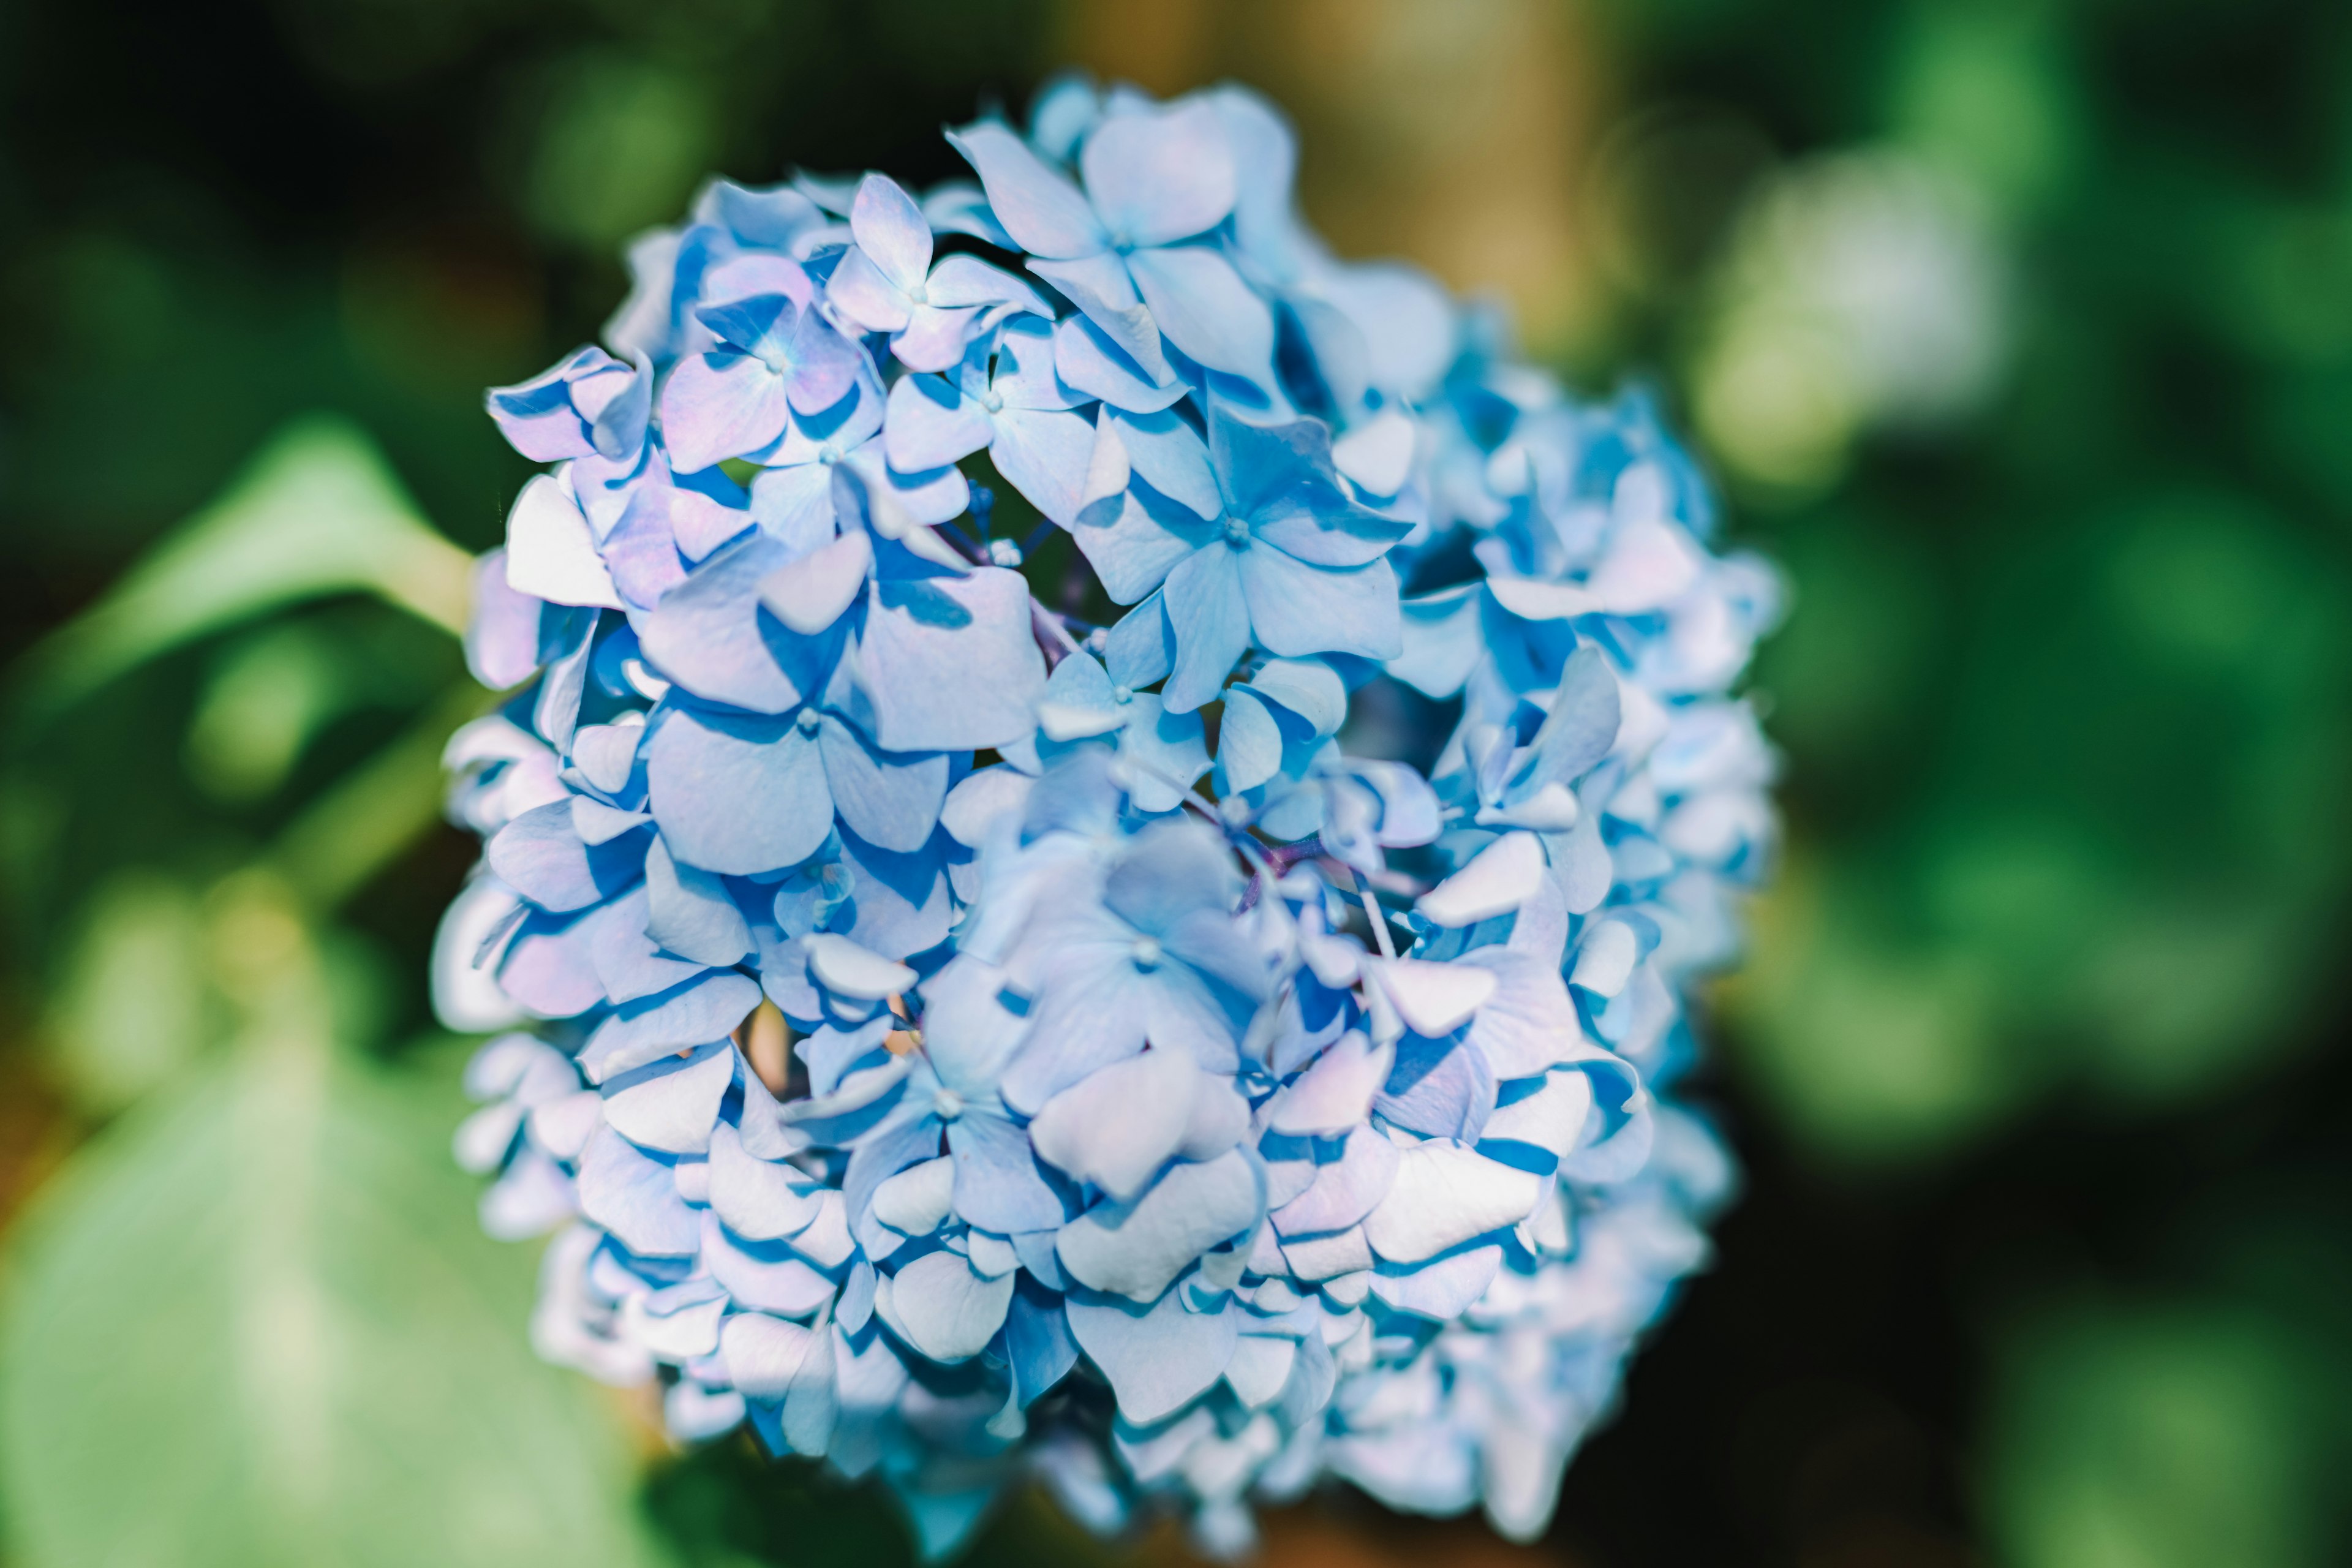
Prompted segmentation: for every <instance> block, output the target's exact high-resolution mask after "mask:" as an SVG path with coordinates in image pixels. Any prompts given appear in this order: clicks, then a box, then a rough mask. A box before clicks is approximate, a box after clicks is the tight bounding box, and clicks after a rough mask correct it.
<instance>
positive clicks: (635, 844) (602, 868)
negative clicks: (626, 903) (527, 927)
mask: <svg viewBox="0 0 2352 1568" xmlns="http://www.w3.org/2000/svg"><path fill="white" fill-rule="evenodd" d="M645 852H646V839H645V836H644V835H642V834H629V835H626V836H625V837H621V838H619V839H616V840H614V842H612V843H609V844H601V845H598V846H596V847H593V848H592V847H589V846H588V845H585V844H583V843H582V842H581V840H580V834H579V830H578V829H576V828H575V827H573V826H572V801H571V799H570V798H569V797H567V798H566V799H563V800H559V801H551V802H549V803H548V804H547V805H541V806H534V807H532V808H531V809H530V810H529V811H527V812H524V813H523V814H522V815H521V816H518V817H516V818H515V819H514V820H513V821H512V822H509V823H508V824H507V825H506V826H504V827H502V828H500V829H499V831H498V834H497V836H496V837H493V838H492V839H491V840H490V842H489V847H488V859H489V863H490V869H491V870H493V871H495V872H497V873H498V874H499V878H500V879H502V880H503V881H505V882H506V883H507V885H508V886H509V887H511V888H513V889H515V890H516V891H517V892H519V893H520V894H522V895H523V896H524V897H525V898H527V899H529V900H531V901H532V902H533V903H536V904H538V905H539V906H541V908H542V909H547V910H557V911H562V910H579V909H585V908H587V907H588V906H589V905H590V904H593V903H596V902H598V901H600V900H604V899H605V898H607V897H609V896H611V895H612V894H614V893H615V892H618V891H620V890H621V889H624V888H625V887H627V886H628V885H629V884H630V883H631V882H633V881H635V880H636V878H637V871H638V868H639V866H640V865H641V864H642V862H643V857H644V855H645Z"/></svg>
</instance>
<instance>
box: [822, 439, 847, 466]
mask: <svg viewBox="0 0 2352 1568" xmlns="http://www.w3.org/2000/svg"><path fill="white" fill-rule="evenodd" d="M816 460H817V461H818V462H820V463H823V464H824V465H825V466H826V467H827V468H831V467H832V466H833V465H834V464H835V463H838V462H839V461H841V448H840V447H838V446H836V445H835V444H834V443H833V442H831V441H827V442H826V443H825V444H824V446H822V447H818V448H817V449H816Z"/></svg>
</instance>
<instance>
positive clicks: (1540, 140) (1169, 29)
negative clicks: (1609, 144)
mask: <svg viewBox="0 0 2352 1568" xmlns="http://www.w3.org/2000/svg"><path fill="white" fill-rule="evenodd" d="M1063 17H1064V20H1063V28H1062V34H1063V47H1062V48H1061V49H1060V50H1059V51H1057V54H1058V57H1059V58H1068V59H1072V60H1076V61H1077V62H1078V63H1080V64H1082V65H1084V66H1086V67H1087V68H1089V69H1091V70H1093V71H1094V72H1095V73H1096V74H1097V75H1098V76H1100V77H1102V78H1103V79H1106V80H1126V81H1132V82H1135V83H1137V84H1138V85H1139V86H1141V87H1144V88H1146V89H1150V91H1152V92H1154V93H1157V94H1162V95H1165V94H1169V93H1174V92H1181V91H1183V90H1185V89H1190V88H1195V87H1200V86H1203V85H1205V84H1208V83H1211V82H1214V81H1218V80H1223V79H1234V80H1238V81H1242V82H1244V83H1246V84H1248V85H1249V86H1251V87H1255V88H1256V89H1259V90H1261V91H1263V92H1265V93H1268V94H1270V95H1271V96H1272V97H1273V98H1274V99H1275V100H1276V102H1278V103H1279V104H1280V105H1281V106H1282V107H1283V109H1284V110H1286V111H1287V112H1288V113H1289V114H1291V115H1292V116H1293V117H1294V119H1295V120H1296V121H1297V129H1298V133H1299V199H1300V205H1302V206H1303V207H1304V208H1305V210H1306V213H1307V217H1308V219H1309V220H1310V221H1311V222H1313V224H1314V225H1315V226H1316V227H1317V228H1318V230H1319V231H1321V233H1322V234H1323V236H1324V237H1326V238H1327V239H1328V241H1329V242H1330V243H1331V246H1332V247H1333V248H1334V249H1335V250H1336V251H1338V253H1339V255H1341V256H1342V257H1346V258H1351V259H1359V260H1368V259H1371V258H1379V257H1389V256H1395V257H1402V258H1405V259H1407V260H1410V261H1415V262H1418V263H1420V264H1421V265H1422V266H1423V267H1426V268H1429V269H1430V270H1431V271H1432V272H1433V273H1435V274H1436V275H1437V276H1438V277H1439V278H1440V279H1444V281H1445V282H1446V284H1448V285H1449V286H1450V287H1452V288H1454V289H1456V290H1459V291H1461V292H1464V293H1469V294H1477V293H1491V294H1494V295H1496V296H1499V297H1500V298H1501V299H1502V300H1506V301H1507V303H1508V304H1509V305H1510V307H1511V309H1512V310H1513V312H1514V314H1515V315H1516V317H1517V321H1518V323H1519V326H1520V330H1521V331H1522V332H1523V333H1524V335H1525V338H1526V340H1527V342H1528V347H1529V348H1530V350H1531V351H1533V352H1534V353H1537V354H1538V356H1542V357H1553V356H1557V355H1561V354H1568V353H1574V352H1575V350H1576V349H1577V348H1578V347H1579V346H1580V344H1581V343H1582V342H1585V341H1586V340H1588V339H1589V338H1590V337H1591V335H1592V334H1593V333H1594V332H1596V331H1598V330H1599V326H1600V303H1601V301H1600V299H1599V295H1598V292H1597V290H1596V289H1595V286H1594V282H1593V278H1592V271H1591V265H1590V260H1589V257H1588V253H1587V247H1586V246H1585V243H1584V238H1583V236H1582V235H1581V233H1580V226H1579V224H1578V222H1577V214H1578V212H1579V210H1580V208H1579V200H1578V182H1579V179H1580V171H1581V170H1582V168H1583V166H1584V164H1585V162H1586V156H1585V154H1586V152H1587V150H1588V148H1589V145H1590V143H1591V140H1592V136H1593V132H1594V128H1595V125H1596V122H1597V120H1598V115H1597V109H1598V101H1597V100H1598V89H1597V87H1596V86H1595V75H1596V73H1595V71H1594V69H1593V67H1594V63H1595V59H1596V51H1597V46H1596V44H1595V43H1594V41H1593V38H1592V37H1591V27H1590V26H1589V23H1588V19H1587V17H1586V16H1585V14H1584V11H1583V9H1582V7H1580V6H1579V5H1551V4H1544V3H1541V0H1452V3H1449V4H1442V5H1438V4H1429V3H1427V0H1272V3H1266V4H1246V5H1245V4H1240V3H1238V0H1071V3H1070V4H1069V5H1066V9H1065V11H1064V13H1063Z"/></svg>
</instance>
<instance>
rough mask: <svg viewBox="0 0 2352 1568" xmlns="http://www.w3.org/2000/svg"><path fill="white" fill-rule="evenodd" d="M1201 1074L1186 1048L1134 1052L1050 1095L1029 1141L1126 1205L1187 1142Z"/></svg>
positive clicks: (1044, 1156) (1055, 1162) (1048, 1159)
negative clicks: (1185, 1051)
mask: <svg viewBox="0 0 2352 1568" xmlns="http://www.w3.org/2000/svg"><path fill="white" fill-rule="evenodd" d="M1202 1076H1203V1075H1202V1072H1201V1069H1200V1068H1197V1067H1194V1066H1193V1065H1192V1058H1190V1057H1189V1056H1187V1055H1186V1054H1185V1053H1184V1052H1182V1051H1174V1050H1150V1051H1145V1052H1144V1053H1143V1054H1142V1055H1141V1056H1137V1057H1129V1058H1128V1059H1127V1060H1125V1061H1123V1062H1118V1063H1115V1064H1114V1065H1112V1066H1110V1067H1107V1068H1102V1069H1101V1070H1100V1071H1098V1072H1096V1073H1093V1074H1090V1075H1089V1076H1088V1077H1087V1078H1085V1079H1081V1080H1080V1081H1079V1082H1077V1083H1076V1084H1075V1085H1073V1086H1072V1087H1070V1088H1068V1089H1064V1090H1063V1091H1062V1092H1061V1093H1059V1094H1057V1095H1055V1097H1054V1098H1053V1099H1051V1100H1047V1101H1046V1102H1045V1105H1044V1106H1043V1107H1041V1108H1040V1109H1039V1110H1038V1112H1037V1118H1036V1120H1035V1121H1032V1122H1030V1123H1029V1142H1030V1143H1031V1144H1032V1145H1034V1147H1035V1149H1036V1151H1037V1153H1038V1155H1039V1157H1040V1158H1042V1159H1044V1160H1045V1161H1046V1162H1047V1163H1049V1164H1053V1165H1056V1166H1059V1167H1060V1168H1061V1169H1062V1170H1065V1171H1066V1172H1068V1173H1070V1174H1071V1175H1073V1176H1075V1177H1076V1178H1077V1179H1078V1180H1079V1181H1082V1182H1091V1183H1093V1184H1095V1185H1096V1186H1098V1187H1100V1188H1102V1189H1103V1191H1105V1192H1107V1193H1108V1194H1110V1195H1111V1196H1112V1197H1113V1198H1116V1199H1118V1201H1120V1202H1122V1203H1124V1202H1126V1201H1127V1200H1128V1199H1129V1198H1132V1197H1134V1196H1135V1195H1136V1194H1138V1193H1139V1192H1141V1191H1142V1190H1143V1187H1144V1185H1145V1184H1147V1183H1149V1182H1150V1180H1151V1178H1152V1176H1153V1175H1154V1174H1155V1173H1158V1171H1159V1169H1160V1166H1162V1165H1164V1164H1166V1163H1168V1162H1169V1161H1170V1160H1171V1159H1172V1158H1173V1157H1174V1156H1175V1153H1176V1151H1177V1148H1178V1147H1179V1146H1180V1145H1181V1144H1182V1143H1183V1142H1184V1133H1185V1130H1186V1128H1187V1127H1188V1126H1189V1125H1190V1123H1191V1121H1192V1099H1193V1095H1194V1093H1195V1092H1196V1090H1195V1086H1196V1085H1197V1084H1199V1083H1201V1081H1202Z"/></svg>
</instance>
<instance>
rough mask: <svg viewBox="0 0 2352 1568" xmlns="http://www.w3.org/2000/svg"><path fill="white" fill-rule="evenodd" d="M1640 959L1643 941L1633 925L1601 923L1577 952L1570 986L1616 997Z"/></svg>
mask: <svg viewBox="0 0 2352 1568" xmlns="http://www.w3.org/2000/svg"><path fill="white" fill-rule="evenodd" d="M1640 956H1641V942H1640V939H1639V938H1637V937H1636V936H1634V934H1633V927H1632V926H1629V925H1627V924H1626V923H1625V922H1624V921H1601V923H1600V924H1599V925H1596V926H1594V927H1593V928H1592V929H1591V931H1587V932H1585V933H1584V941H1583V942H1582V943H1581V944H1580V946H1579V947H1578V948H1577V950H1576V968H1575V970H1574V971H1573V972H1572V973H1570V975H1569V977H1568V983H1569V984H1570V985H1580V986H1582V987H1583V988H1584V989H1585V990H1587V991H1590V992H1591V993H1592V994H1594V995H1596V996H1614V995H1616V994H1617V993H1619V992H1620V991H1622V990H1624V989H1625V982H1626V981H1627V979H1629V978H1630V977H1631V976H1632V975H1633V963H1634V961H1635V960H1636V959H1638V958H1639V957H1640Z"/></svg>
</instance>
